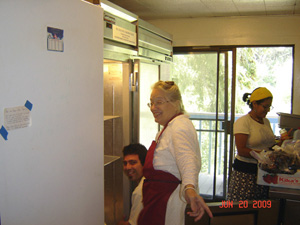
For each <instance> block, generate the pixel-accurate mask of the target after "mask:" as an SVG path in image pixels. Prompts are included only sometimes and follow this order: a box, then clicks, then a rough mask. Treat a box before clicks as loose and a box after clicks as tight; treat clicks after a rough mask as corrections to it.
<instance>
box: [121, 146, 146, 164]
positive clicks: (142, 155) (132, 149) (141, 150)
mask: <svg viewBox="0 0 300 225" xmlns="http://www.w3.org/2000/svg"><path fill="white" fill-rule="evenodd" d="M126 155H138V156H139V159H140V161H141V164H142V165H143V166H144V163H145V159H146V155H147V149H146V147H145V146H144V145H142V144H130V145H127V146H125V147H124V148H123V157H124V156H126Z"/></svg>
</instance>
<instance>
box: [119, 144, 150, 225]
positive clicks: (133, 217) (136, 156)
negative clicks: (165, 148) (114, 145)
mask: <svg viewBox="0 0 300 225" xmlns="http://www.w3.org/2000/svg"><path fill="white" fill-rule="evenodd" d="M146 155H147V149H146V148H145V146H143V145H141V144H130V145H127V146H125V147H124V148H123V171H124V173H125V174H126V176H127V177H128V179H129V180H131V181H133V182H134V183H135V184H136V185H137V187H136V188H135V189H134V191H133V193H132V196H131V205H132V206H131V210H130V216H129V220H128V221H124V220H122V221H120V222H119V223H118V225H136V224H137V219H138V216H139V213H140V211H141V210H142V209H143V202H142V200H143V194H142V188H143V182H144V177H143V166H144V163H145V158H146Z"/></svg>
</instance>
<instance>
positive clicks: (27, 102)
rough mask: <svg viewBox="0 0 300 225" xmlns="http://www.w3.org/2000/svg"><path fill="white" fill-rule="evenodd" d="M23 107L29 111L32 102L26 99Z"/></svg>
mask: <svg viewBox="0 0 300 225" xmlns="http://www.w3.org/2000/svg"><path fill="white" fill-rule="evenodd" d="M25 107H26V108H27V109H29V111H31V109H32V103H31V102H30V101H28V100H27V101H26V103H25Z"/></svg>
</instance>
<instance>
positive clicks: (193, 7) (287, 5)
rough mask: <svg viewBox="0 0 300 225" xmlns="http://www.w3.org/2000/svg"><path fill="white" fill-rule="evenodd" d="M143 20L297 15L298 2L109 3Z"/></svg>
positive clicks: (122, 0)
mask: <svg viewBox="0 0 300 225" xmlns="http://www.w3.org/2000/svg"><path fill="white" fill-rule="evenodd" d="M109 1H110V2H112V3H114V4H116V5H118V6H120V7H122V8H124V9H126V10H128V11H130V12H132V13H134V14H136V15H138V16H139V17H140V18H141V19H143V20H154V19H172V18H197V17H221V16H270V15H297V14H298V15H300V0H109Z"/></svg>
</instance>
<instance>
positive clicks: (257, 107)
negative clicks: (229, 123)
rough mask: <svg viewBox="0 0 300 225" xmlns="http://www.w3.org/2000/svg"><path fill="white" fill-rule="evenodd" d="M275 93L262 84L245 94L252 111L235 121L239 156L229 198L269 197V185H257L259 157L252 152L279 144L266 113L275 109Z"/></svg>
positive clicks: (233, 199)
mask: <svg viewBox="0 0 300 225" xmlns="http://www.w3.org/2000/svg"><path fill="white" fill-rule="evenodd" d="M272 100H273V95H272V93H271V92H270V91H269V90H268V89H267V88H265V87H259V88H257V89H255V90H254V91H253V92H252V93H245V94H244V96H243V101H244V102H246V103H247V104H248V105H249V107H250V109H251V110H250V112H249V113H248V114H246V115H244V116H242V117H240V118H239V119H237V120H236V122H235V123H234V137H235V144H236V148H237V155H236V157H235V160H234V164H233V169H234V170H233V171H232V175H231V177H230V181H229V188H228V200H232V201H240V200H254V199H266V198H268V190H269V189H268V187H267V186H262V185H257V184H256V178H257V160H256V159H254V158H253V157H252V156H251V155H250V152H251V151H253V150H254V151H256V152H260V151H262V150H264V149H268V148H270V147H272V146H273V145H274V144H275V136H274V134H273V131H272V129H271V125H270V121H269V120H268V119H266V115H267V114H268V112H269V111H270V109H271V108H272Z"/></svg>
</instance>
